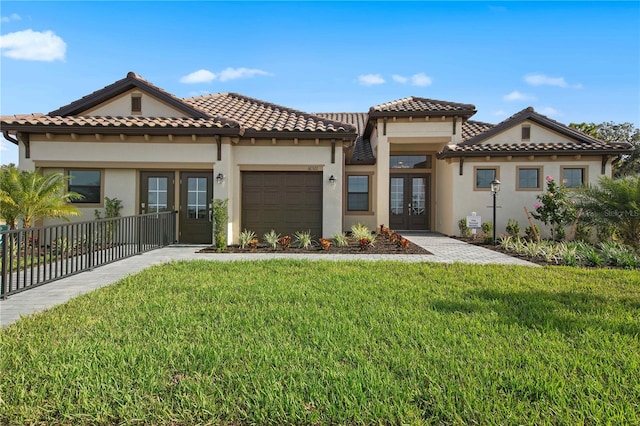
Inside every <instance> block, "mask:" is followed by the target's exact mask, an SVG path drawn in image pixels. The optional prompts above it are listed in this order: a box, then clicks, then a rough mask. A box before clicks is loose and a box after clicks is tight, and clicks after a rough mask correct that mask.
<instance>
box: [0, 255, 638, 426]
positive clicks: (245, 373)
mask: <svg viewBox="0 0 640 426" xmlns="http://www.w3.org/2000/svg"><path fill="white" fill-rule="evenodd" d="M33 291H37V290H33ZM0 308H1V306H0ZM639 312H640V274H638V272H637V271H635V272H634V271H621V270H583V269H571V268H565V267H557V268H528V267H514V266H479V265H461V264H454V265H441V264H430V263H422V264H407V263H399V262H398V263H396V262H379V263H372V262H330V261H295V260H273V261H262V262H231V263H218V262H210V261H198V262H180V263H171V264H166V265H162V266H157V267H153V268H150V269H148V270H146V271H143V272H142V273H140V274H137V275H135V276H133V277H129V278H126V279H124V280H122V281H121V282H120V283H118V284H116V285H113V286H110V287H108V288H104V289H101V290H98V291H96V292H93V293H91V294H87V295H84V296H81V297H78V298H76V299H74V300H72V301H71V302H69V303H67V304H65V305H62V306H59V307H56V308H54V309H52V310H51V311H49V312H46V313H43V314H39V315H35V316H33V317H29V318H25V319H23V320H21V321H19V322H17V323H15V324H13V325H12V326H10V327H8V328H7V329H5V330H2V331H1V332H0V338H1V342H0V398H1V399H0V423H3V424H120V423H124V424H136V423H150V424H172V425H177V424H184V425H191V424H311V423H319V424H371V423H382V424H401V423H406V424H585V423H586V424H638V423H640V405H639V404H640V352H639V350H638V348H640V313H639Z"/></svg>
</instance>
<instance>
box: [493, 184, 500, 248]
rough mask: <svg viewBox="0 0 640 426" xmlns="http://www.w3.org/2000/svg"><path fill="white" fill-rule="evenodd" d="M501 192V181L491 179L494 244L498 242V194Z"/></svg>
mask: <svg viewBox="0 0 640 426" xmlns="http://www.w3.org/2000/svg"><path fill="white" fill-rule="evenodd" d="M498 192H500V181H499V180H498V179H493V180H492V181H491V195H492V196H493V245H494V246H495V245H496V244H497V241H496V228H497V226H496V196H497V195H498Z"/></svg>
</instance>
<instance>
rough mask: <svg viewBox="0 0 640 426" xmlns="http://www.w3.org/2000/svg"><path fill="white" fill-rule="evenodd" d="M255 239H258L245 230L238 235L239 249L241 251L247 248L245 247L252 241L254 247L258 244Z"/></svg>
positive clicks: (254, 234)
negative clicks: (254, 244)
mask: <svg viewBox="0 0 640 426" xmlns="http://www.w3.org/2000/svg"><path fill="white" fill-rule="evenodd" d="M257 239H258V238H257V237H256V233H255V232H253V231H249V230H247V229H245V230H244V231H242V232H241V233H240V248H241V249H245V248H247V246H249V244H251V242H252V241H253V240H256V245H257V244H258V242H257Z"/></svg>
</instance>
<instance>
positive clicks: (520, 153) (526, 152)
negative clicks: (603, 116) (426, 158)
mask: <svg viewBox="0 0 640 426" xmlns="http://www.w3.org/2000/svg"><path fill="white" fill-rule="evenodd" d="M632 152H633V150H631V149H596V150H593V149H592V150H589V149H585V150H561V149H554V150H530V149H529V150H518V151H455V150H446V151H440V152H439V153H437V154H436V158H438V159H443V158H454V157H487V156H490V157H508V156H513V157H525V156H530V155H562V156H573V155H626V154H631V153H632Z"/></svg>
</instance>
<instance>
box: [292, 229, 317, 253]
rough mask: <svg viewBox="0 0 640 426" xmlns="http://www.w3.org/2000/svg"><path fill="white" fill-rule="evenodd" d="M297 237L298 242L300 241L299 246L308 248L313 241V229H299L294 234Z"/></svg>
mask: <svg viewBox="0 0 640 426" xmlns="http://www.w3.org/2000/svg"><path fill="white" fill-rule="evenodd" d="M294 236H295V238H296V242H297V243H298V247H300V248H303V249H308V248H309V247H311V242H312V241H313V240H312V238H311V231H306V232H304V231H298V232H296V233H295V234H294Z"/></svg>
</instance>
